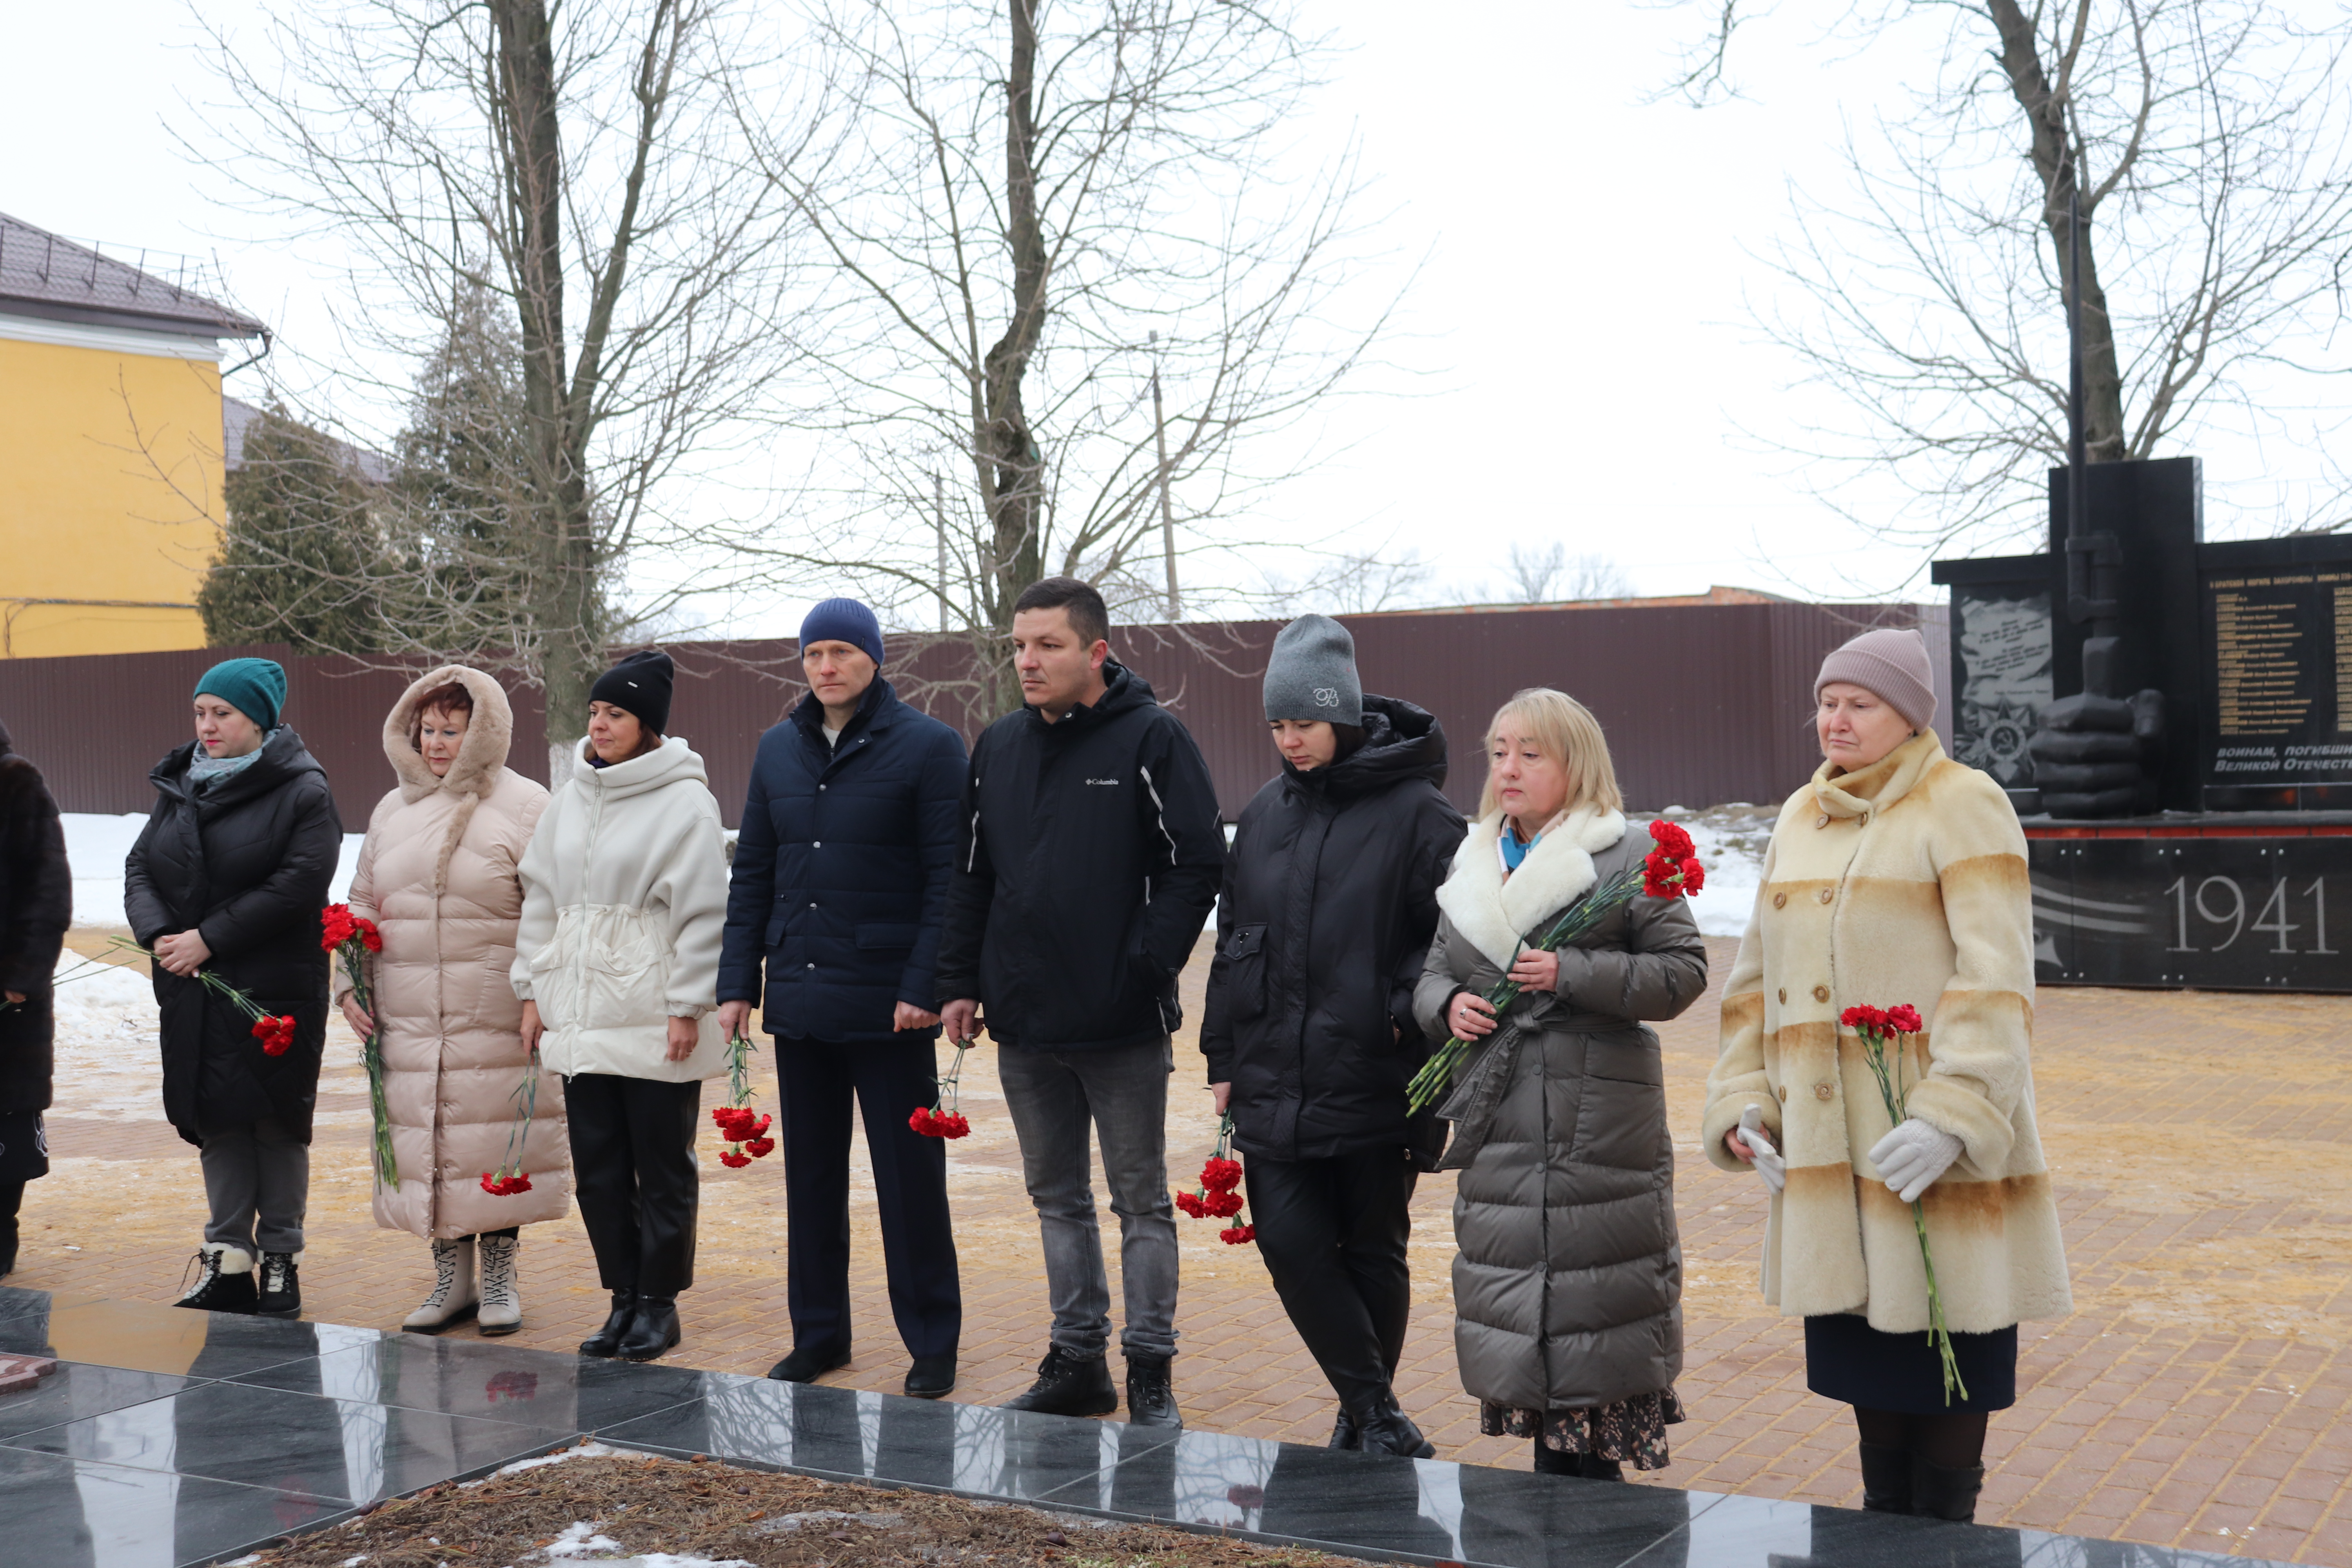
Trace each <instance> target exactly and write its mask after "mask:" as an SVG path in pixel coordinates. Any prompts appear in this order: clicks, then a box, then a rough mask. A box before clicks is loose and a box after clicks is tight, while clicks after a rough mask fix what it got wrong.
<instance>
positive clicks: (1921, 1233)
mask: <svg viewBox="0 0 2352 1568" xmlns="http://www.w3.org/2000/svg"><path fill="white" fill-rule="evenodd" d="M1838 1022H1839V1023H1841V1024H1843V1025H1844V1026H1846V1027H1847V1028H1849V1029H1852V1030H1853V1032H1854V1033H1855V1034H1856V1035H1858V1036H1860V1037H1862V1054H1863V1056H1864V1059H1866V1060H1867V1061H1868V1062H1869V1063H1870V1074H1871V1076H1872V1077H1873V1078H1874V1079H1877V1080H1878V1095H1879V1098H1880V1099H1881V1100H1885V1102H1886V1114H1887V1117H1888V1119H1889V1120H1890V1121H1892V1123H1893V1124H1894V1125H1895V1126H1897V1127H1900V1126H1902V1125H1903V1121H1904V1107H1905V1106H1906V1104H1907V1103H1908V1102H1909V1100H1910V1098H1911V1090H1910V1087H1909V1086H1908V1085H1907V1084H1906V1083H1905V1082H1904V1081H1903V1079H1904V1063H1905V1060H1906V1058H1907V1057H1908V1056H1909V1052H1908V1051H1907V1050H1906V1049H1905V1048H1904V1047H1903V1046H1902V1045H1901V1044H1900V1043H1899V1042H1900V1040H1901V1039H1902V1037H1904V1036H1906V1035H1916V1034H1917V1033H1918V1032H1919V1031H1920V1030H1921V1029H1923V1028H1925V1027H1926V1026H1927V1024H1926V1020H1924V1019H1922V1018H1921V1017H1920V1016H1919V1009H1918V1008H1916V1007H1914V1006H1912V1005H1910V1004H1909V1003H1907V1002H1906V1003H1905V1004H1903V1005H1901V1006H1899V1007H1885V1008H1880V1007H1848V1008H1847V1009H1846V1010H1845V1011H1844V1012H1843V1013H1841V1014H1839V1015H1838ZM1890 1044H1893V1045H1895V1062H1894V1065H1893V1066H1892V1067H1891V1068H1890V1067H1889V1066H1888V1065H1887V1060H1886V1047H1888V1045H1890ZM1911 1228H1912V1229H1913V1230H1914V1231H1915V1232H1916V1233H1917V1235H1918V1237H1919V1262H1920V1265H1921V1267H1923V1268H1926V1269H1927V1338H1928V1340H1929V1341H1930V1342H1932V1343H1933V1344H1934V1345H1935V1347H1936V1358H1937V1360H1938V1361H1939V1362H1941V1363H1943V1372H1944V1403H1945V1404H1947V1405H1949V1404H1950V1403H1951V1402H1952V1394H1953V1391H1954V1390H1956V1389H1957V1390H1958V1392H1959V1395H1960V1397H1961V1398H1962V1399H1966V1398H1967V1397H1968V1396H1969V1385H1968V1384H1965V1383H1962V1382H1961V1381H1960V1363H1959V1359H1958V1357H1957V1356H1955V1355H1954V1354H1953V1353H1952V1331H1951V1330H1950V1329H1949V1328H1948V1327H1947V1326H1946V1325H1945V1322H1944V1293H1943V1291H1941V1290H1939V1289H1937V1287H1936V1258H1935V1255H1934V1254H1933V1253H1931V1252H1929V1251H1928V1250H1927V1210H1926V1209H1925V1208H1924V1207H1922V1206H1921V1204H1920V1200H1919V1199H1917V1198H1914V1199H1912V1200H1911Z"/></svg>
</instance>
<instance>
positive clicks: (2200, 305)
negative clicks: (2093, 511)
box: [1681, 0, 2352, 547]
mask: <svg viewBox="0 0 2352 1568" xmlns="http://www.w3.org/2000/svg"><path fill="white" fill-rule="evenodd" d="M1744 10H1745V7H1744V6H1743V5H1742V4H1741V0H1725V3H1724V4H1723V5H1721V6H1720V8H1719V9H1718V10H1716V11H1715V12H1714V13H1713V14H1712V16H1711V21H1712V24H1713V25H1712V27H1711V29H1710V32H1709V35H1708V37H1707V39H1706V43H1705V44H1704V45H1703V46H1702V47H1701V48H1700V49H1699V50H1698V51H1697V52H1696V58H1695V60H1694V61H1693V62H1692V66H1691V69H1690V72H1689V74H1688V75H1687V76H1686V77H1685V79H1684V81H1683V82H1682V84H1681V85H1682V86H1683V87H1684V88H1685V89H1686V90H1688V91H1689V92H1690V93H1691V94H1692V95H1693V96H1694V97H1695V98H1697V99H1700V100H1705V99H1706V98H1708V97H1710V96H1712V95H1714V94H1716V93H1717V92H1719V91H1722V90H1724V89H1727V87H1728V85H1729V81H1728V76H1727V72H1728V69H1729V64H1730V59H1731V56H1730V51H1729V43H1730V39H1731V36H1732V33H1733V31H1734V29H1735V28H1736V27H1737V26H1738V24H1739V22H1740V21H1741V20H1742V18H1743V16H1744ZM1934 16H1944V17H1946V18H1948V21H1947V23H1946V24H1945V26H1946V31H1945V36H1944V42H1943V51H1942V55H1941V58H1940V59H1939V60H1938V61H1937V63H1936V68H1935V69H1934V70H1933V72H1932V73H1930V72H1927V71H1924V70H1923V71H1921V72H1920V73H1919V74H1920V77H1921V79H1922V81H1923V85H1921V86H1920V87H1918V88H1917V89H1916V91H1915V94H1914V101H1913V103H1912V106H1911V108H1910V110H1908V111H1907V112H1906V113H1905V114H1903V115H1900V116H1898V117H1895V118H1894V119H1891V120H1888V121H1881V122H1880V123H1878V124H1876V125H1874V127H1873V128H1872V130H1871V132H1870V133H1869V134H1868V135H1867V136H1863V137H1855V136H1850V137H1849V138H1848V141H1847V144H1846V149H1845V152H1846V162H1847V164H1848V168H1849V170H1850V174H1851V183H1852V185H1853V191H1854V193H1855V195H1854V200H1853V204H1852V205H1844V206H1833V205H1826V204H1823V203H1821V202H1817V201H1812V200H1809V199H1806V198H1803V197H1800V199H1799V204H1798V213H1797V224H1796V227H1795V231H1794V234H1793V236H1792V237H1790V239H1788V240H1787V241H1786V242H1785V243H1783V244H1782V245H1781V246H1780V247H1779V250H1778V255H1777V263H1778V267H1779V270H1780V274H1781V275H1782V276H1783V277H1784V278H1786V279H1789V280H1790V282H1791V283H1793V284H1794V285H1795V286H1796V289H1795V292H1796V293H1797V294H1798V295H1800V296H1801V297H1802V298H1804V299H1806V300H1809V301H1810V308H1809V309H1800V310H1790V311H1780V312H1774V313H1772V314H1770V315H1769V316H1768V318H1767V319H1766V321H1765V322H1764V324H1765V327H1766V330H1767V331H1769V333H1770V334H1771V335H1772V337H1773V338H1774V339H1775V340H1776V341H1777V342H1779V343H1780V345H1781V346H1782V347H1783V348H1785V349H1786V350H1787V351H1788V352H1789V353H1790V354H1791V355H1793V356H1794V357H1795V359H1796V360H1797V362H1798V363H1801V365H1802V366H1803V367H1804V368H1805V370H1806V371H1807V372H1808V374H1809V375H1810V377H1811V379H1812V380H1813V381H1815V382H1816V383H1817V384H1822V385H1823V386H1826V387H1827V388H1829V389H1831V390H1832V391H1833V392H1835V393H1837V394H1839V395H1840V397H1841V401H1842V402H1843V405H1844V406H1845V407H1846V409H1847V410H1848V411H1849V412H1850V414H1851V417H1850V418H1847V419H1840V420H1832V421H1830V422H1827V424H1826V426H1825V427H1822V428H1815V429H1811V430H1808V431H1806V432H1805V433H1804V434H1803V435H1802V436H1801V437H1798V438H1797V439H1796V440H1795V441H1793V442H1790V443H1789V445H1790V446H1791V447H1801V449H1802V452H1803V454H1804V455H1805V456H1806V457H1808V458H1831V459H1832V460H1833V463H1834V465H1835V466H1834V467H1833V468H1832V469H1831V470H1830V477H1829V478H1828V479H1826V481H1825V487H1826V488H1832V489H1833V488H1834V487H1835V486H1836V485H1837V484H1838V483H1840V482H1842V480H1843V479H1850V478H1852V477H1853V476H1854V475H1855V474H1856V473H1858V472H1862V471H1878V472H1884V471H1888V470H1891V471H1892V472H1893V473H1895V475H1896V476H1898V477H1899V478H1900V479H1901V481H1902V483H1903V484H1904V485H1905V486H1906V488H1907V489H1909V490H1910V491H1911V492H1912V494H1913V495H1914V497H1915V498H1916V503H1917V504H1916V508H1915V510H1913V511H1912V512H1910V513H1908V514H1906V515H1903V516H1897V517H1892V518H1890V517H1888V516H1885V515H1884V514H1878V515H1873V516H1866V517H1862V518H1860V519H1858V521H1861V522H1862V523H1863V524H1864V526H1865V527H1867V528H1869V529H1871V530H1872V531H1875V532H1878V533H1880V534H1882V535H1889V536H1897V537H1908V538H1916V539H1923V540H1925V541H1927V542H1930V543H1932V544H1934V545H1936V546H1939V547H1940V546H1944V545H1947V544H1949V543H1952V542H1956V541H1957V540H1958V539H1960V538H1961V537H1962V536H1969V537H1970V538H1972V539H1973V540H1975V541H1977V542H1990V540H1992V539H1994V538H1999V537H2003V536H2016V535H2031V534H2032V533H2033V532H2035V531H2037V530H2038V529H2039V527H2040V525H2041V522H2042V517H2043V516H2044V515H2045V513H2044V510H2043V509H2044V505H2045V497H2046V490H2045V487H2044V483H2043V470H2044V468H2045V467H2046V466H2047V465H2050V464H2053V463H2063V462H2064V461H2065V460H2066V456H2065V454H2066V432H2067V400H2068V378H2069V376H2068V363H2067V353H2066V345H2067V339H2066V331H2065V317H2064V313H2063V312H2064V300H2065V296H2066V290H2067V287H2068V278H2067V268H2068V266H2069V262H2068V258H2069V256H2070V255H2071V254H2074V248H2073V247H2074V244H2075V242H2076V240H2077V238H2078V236H2077V235H2076V234H2075V232H2074V228H2075V226H2076V225H2077V224H2078V223H2079V226H2080V230H2081V232H2080V235H2079V242H2080V255H2081V257H2082V258H2083V260H2082V279H2081V286H2082V302H2083V321H2084V394H2085V429H2086V434H2087V447H2088V454H2089V458H2090V459H2091V460H2092V461H2093V462H2110V461H2115V460H2116V459H2120V458H2148V457H2155V456H2159V455H2163V454H2165V453H2167V452H2168V451H2170V450H2172V449H2173V447H2174V444H2175V443H2176V442H2177V441H2178V440H2179V437H2181V435H2182V434H2183V433H2184V432H2186V431H2188V430H2190V429H2193V428H2196V427H2197V426H2199V424H2200V422H2204V421H2217V420H2224V419H2237V420H2239V421H2241V422H2242V423H2243V424H2244V425H2245V426H2248V427H2250V428H2252V429H2253V430H2254V431H2256V432H2257V433H2260V432H2263V431H2279V430H2284V429H2285V428H2286V426H2285V425H2284V421H2283V420H2282V419H2280V418H2278V417H2276V416H2273V414H2272V413H2271V412H2270V411H2269V410H2267V409H2265V408H2264V407H2263V406H2262V401H2263V400H2261V399H2259V398H2257V397H2256V395H2254V392H2253V387H2254V384H2256V383H2257V382H2266V383H2268V384H2277V383H2278V382H2280V381H2281V380H2282V379H2285V380H2291V379H2293V378H2294V377H2295V376H2296V375H2298V374H2304V373H2315V374H2324V373H2326V372H2329V371H2341V370H2342V369H2343V368H2345V366H2346V363H2347V362H2346V359H2345V355H2344V348H2345V345H2346V344H2347V342H2352V340H2347V338H2346V335H2345V334H2343V333H2342V332H2341V331H2336V332H2335V333H2334V334H2333V341H2331V340H2330V335H2329V332H2328V331H2327V329H2328V328H2330V327H2333V326H2337V325H2340V317H2341V308H2342V303H2343V295H2342V289H2343V286H2344V278H2343V268H2344V266H2345V262H2346V259H2347V255H2348V254H2352V156H2347V136H2346V119H2347V115H2346V106H2347V101H2352V100H2347V84H2346V82H2345V81H2344V79H2343V72H2342V69H2341V67H2342V63H2343V52H2342V51H2343V47H2344V43H2345V40H2346V37H2347V30H2346V28H2345V27H2344V26H2343V25H2342V24H2341V23H2340V22H2339V23H2337V24H2336V26H2335V27H2334V28H2333V30H2331V31H2327V32H2323V33H2319V34H2314V33H2311V32H2309V31H2306V30H2305V28H2304V27H2302V26H2299V25H2298V19H2297V18H2295V17H2292V16H2287V15H2285V14H2284V12H2282V11H2281V10H2280V9H2279V8H2278V7H2277V6H2276V5H2272V4H2269V3H2268V0H2046V3H2045V4H2042V5H2035V6H2032V8H2028V7H2027V6H2026V5H2022V4H2021V3H2020V0H1966V3H1960V0H1947V3H1943V4H1939V5H1937V6H1936V7H1935V9H1934V10H1932V11H1931V10H1930V7H1929V5H1927V0H1871V3H1868V4H1864V5H1850V6H1847V7H1845V8H1843V9H1842V10H1841V11H1840V12H1838V14H1837V16H1836V21H1837V25H1838V26H1841V27H1842V28H1843V30H1844V32H1845V33H1846V35H1847V36H1848V37H1850V38H1852V39H1854V40H1857V41H1859V42H1860V43H1863V44H1866V45H1872V46H1874V47H1893V46H1892V45H1891V44H1888V43H1886V42H1885V41H1884V39H1885V35H1887V34H1889V33H1891V32H1893V31H1895V29H1896V28H1897V27H1898V26H1900V25H1903V24H1906V22H1914V21H1918V20H1920V19H1922V18H1932V17H1934ZM2070 215H2071V216H2070ZM2273 395H2274V394H2273ZM2292 401H2294V402H2297V403H2300V404H2302V405H2308V404H2309V403H2310V402H2312V401H2315V399H2308V398H2305V399H2298V400H2292Z"/></svg>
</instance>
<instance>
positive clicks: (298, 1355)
mask: <svg viewBox="0 0 2352 1568" xmlns="http://www.w3.org/2000/svg"><path fill="white" fill-rule="evenodd" d="M382 1337H383V1336H382V1335H381V1334H380V1333H378V1332H377V1331H375V1330H373V1329H347V1328H342V1327H340V1326H338V1325H336V1324H332V1323H305V1322H299V1321H294V1322H289V1321H285V1320H283V1319H278V1318H254V1317H238V1316H235V1315H232V1314H229V1313H226V1312H192V1311H189V1310H187V1309H185V1308H183V1307H159V1306H156V1305H154V1304H153V1303H152V1302H147V1301H122V1300H97V1301H87V1302H82V1303H79V1304H75V1305H69V1306H57V1305H52V1306H51V1307H50V1308H49V1309H48V1310H47V1311H46V1312H36V1313H26V1314H22V1315H20V1316H17V1317H13V1318H0V1351H13V1352H24V1353H26V1354H31V1355H53V1356H56V1357H58V1359H59V1360H60V1361H78V1362H86V1363H89V1364H91V1365H95V1366H119V1367H127V1368H130V1369H131V1370H132V1371H134V1372H160V1373H178V1374H180V1375H183V1376H188V1377H234V1376H236V1375H237V1374H238V1373H247V1372H257V1371H259V1370H260V1369H261V1368H263V1367H266V1366H279V1365H283V1364H284V1363H288V1362H294V1361H305V1360H309V1359H310V1358H311V1357H314V1356H316V1355H318V1354H319V1353H320V1351H322V1350H327V1351H336V1350H341V1349H343V1348H344V1347H346V1346H348V1345H354V1344H361V1343H365V1342H372V1341H374V1340H378V1339H381V1338H382Z"/></svg>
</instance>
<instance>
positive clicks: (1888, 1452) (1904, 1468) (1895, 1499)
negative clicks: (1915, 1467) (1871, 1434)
mask: <svg viewBox="0 0 2352 1568" xmlns="http://www.w3.org/2000/svg"><path fill="white" fill-rule="evenodd" d="M1862 1506H1863V1507H1864V1508H1866V1509H1868V1510H1870V1511H1871V1512H1873V1513H1909V1512H1910V1511H1911V1450H1910V1449H1908V1448H1890V1447H1887V1446H1886V1445H1885V1444H1884V1443H1864V1445H1863V1446H1862Z"/></svg>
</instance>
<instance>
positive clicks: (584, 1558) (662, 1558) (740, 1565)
mask: <svg viewBox="0 0 2352 1568" xmlns="http://www.w3.org/2000/svg"><path fill="white" fill-rule="evenodd" d="M627 1550H628V1548H627V1547H625V1546H623V1545H622V1544H621V1543H620V1542H617V1541H615V1540H614V1539H613V1538H612V1537H611V1536H609V1535H603V1534H600V1533H598V1532H597V1530H596V1527H595V1526H594V1525H593V1524H590V1523H588V1522H587V1521H584V1520H583V1521H576V1522H574V1523H572V1524H568V1525H566V1526H564V1527H563V1533H562V1534H561V1535H559V1536H557V1537H556V1538H555V1539H554V1540H553V1541H551V1542H548V1544H547V1545H546V1547H545V1548H544V1549H543V1550H542V1551H541V1553H540V1555H542V1556H544V1557H545V1558H546V1559H547V1560H548V1561H549V1562H551V1563H560V1562H566V1561H569V1562H574V1563H609V1564H611V1568H756V1565H755V1564H753V1563H747V1562H745V1561H744V1560H743V1559H742V1558H740V1557H692V1556H680V1555H678V1554H677V1553H675V1552H646V1553H645V1554H644V1555H643V1556H637V1557H616V1556H591V1555H590V1553H592V1552H625V1551H627Z"/></svg>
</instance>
